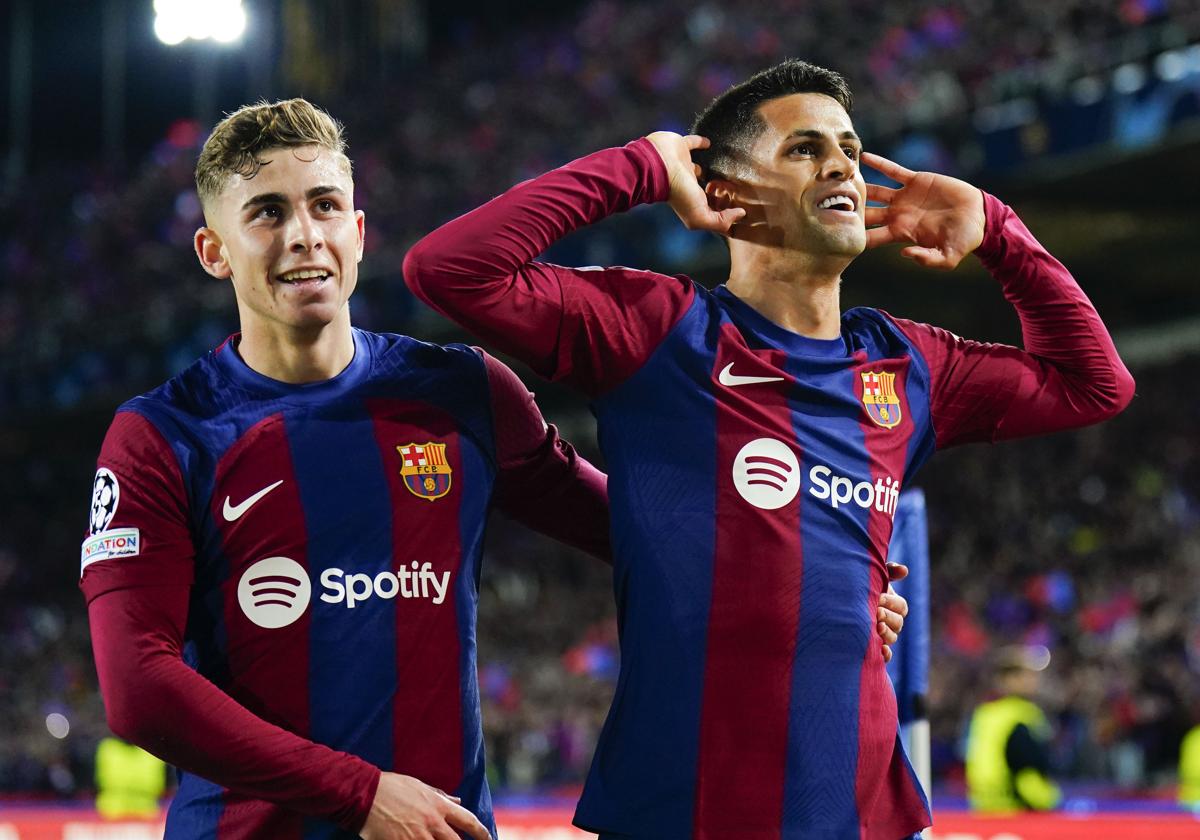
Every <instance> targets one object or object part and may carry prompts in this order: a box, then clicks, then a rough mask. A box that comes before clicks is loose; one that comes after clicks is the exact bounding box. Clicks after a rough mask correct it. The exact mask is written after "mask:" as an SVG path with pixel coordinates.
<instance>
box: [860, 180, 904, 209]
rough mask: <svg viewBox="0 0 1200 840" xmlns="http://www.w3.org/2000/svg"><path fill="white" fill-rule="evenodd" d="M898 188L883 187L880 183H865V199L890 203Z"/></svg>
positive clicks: (894, 197)
mask: <svg viewBox="0 0 1200 840" xmlns="http://www.w3.org/2000/svg"><path fill="white" fill-rule="evenodd" d="M898 192H900V190H897V189H893V188H892V187H885V186H882V185H880V184H867V201H882V202H884V203H885V204H891V203H892V202H893V201H895V199H896V193H898Z"/></svg>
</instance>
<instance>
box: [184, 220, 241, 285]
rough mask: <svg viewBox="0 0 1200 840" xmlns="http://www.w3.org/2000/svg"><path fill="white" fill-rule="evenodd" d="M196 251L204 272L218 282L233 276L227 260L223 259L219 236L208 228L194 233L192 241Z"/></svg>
mask: <svg viewBox="0 0 1200 840" xmlns="http://www.w3.org/2000/svg"><path fill="white" fill-rule="evenodd" d="M192 245H193V247H194V248H195V249H196V258H197V259H198V260H200V265H201V266H203V268H204V270H205V271H207V272H208V273H209V274H211V275H212V276H213V277H216V278H217V279H219V280H228V279H229V278H230V277H232V276H233V269H232V268H230V266H229V262H228V260H226V259H225V253H224V250H223V249H222V248H221V235H220V234H218V233H217V232H216V231H215V230H213V229H212V228H210V227H202V228H200V229H199V230H198V231H196V235H195V237H193V239H192Z"/></svg>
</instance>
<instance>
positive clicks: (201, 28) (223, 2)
mask: <svg viewBox="0 0 1200 840" xmlns="http://www.w3.org/2000/svg"><path fill="white" fill-rule="evenodd" d="M154 12H155V18H154V34H155V35H157V36H158V40H160V41H162V42H163V43H164V44H167V45H168V46H175V45H176V44H181V43H183V42H184V41H186V40H187V39H189V38H191V39H192V40H194V41H207V40H213V41H217V42H219V43H222V44H229V43H232V42H233V41H236V40H237V39H238V38H240V37H241V36H242V33H243V32H245V31H246V10H245V9H243V8H242V0H154Z"/></svg>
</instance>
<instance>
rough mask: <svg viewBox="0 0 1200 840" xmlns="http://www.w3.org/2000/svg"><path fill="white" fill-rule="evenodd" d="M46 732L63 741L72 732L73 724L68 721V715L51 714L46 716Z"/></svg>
mask: <svg viewBox="0 0 1200 840" xmlns="http://www.w3.org/2000/svg"><path fill="white" fill-rule="evenodd" d="M46 730H47V731H48V732H49V733H50V734H51V735H52V736H54V737H55V738H58V739H59V740H62V739H63V738H66V737H67V733H68V732H70V731H71V722H70V721H69V720H67V718H66V715H61V714H59V713H58V712H51V713H50V714H48V715H46Z"/></svg>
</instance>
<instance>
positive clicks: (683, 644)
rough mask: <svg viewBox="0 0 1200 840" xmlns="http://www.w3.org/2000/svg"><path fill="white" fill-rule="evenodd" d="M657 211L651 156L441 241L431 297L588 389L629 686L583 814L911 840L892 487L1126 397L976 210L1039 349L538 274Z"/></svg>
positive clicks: (761, 836)
mask: <svg viewBox="0 0 1200 840" xmlns="http://www.w3.org/2000/svg"><path fill="white" fill-rule="evenodd" d="M667 194H668V186H667V180H666V173H665V169H664V167H663V165H662V162H661V160H660V159H659V158H658V155H657V153H656V152H655V151H654V149H653V147H652V146H651V145H650V144H649V142H648V141H645V140H641V141H637V142H635V143H631V144H630V145H628V146H626V147H624V148H621V149H609V150H605V151H602V152H597V153H596V154H593V155H590V156H588V157H586V158H582V159H580V160H578V161H575V162H574V163H571V164H569V165H567V166H565V167H563V168H561V169H558V170H555V171H553V172H550V173H547V174H546V175H543V176H541V177H539V178H536V179H533V180H531V181H527V182H525V183H523V184H520V185H518V186H516V187H514V188H513V189H512V190H510V191H509V192H507V193H505V194H504V195H502V196H500V197H498V198H496V199H494V200H493V201H492V202H490V203H488V204H486V205H484V206H483V207H481V208H479V209H477V210H475V211H473V212H472V213H469V214H467V215H466V216H463V217H461V218H459V219H456V220H454V221H452V222H450V223H448V224H447V225H445V226H444V227H442V228H441V229H439V230H437V231H435V232H434V233H432V234H430V235H429V236H428V237H426V238H425V239H424V240H422V242H420V243H418V245H417V246H416V247H415V248H414V249H413V250H412V251H411V252H410V253H409V256H408V258H407V260H406V263H405V277H406V280H407V281H408V283H409V285H410V287H411V288H412V289H413V290H414V291H415V292H416V293H417V294H418V295H419V296H421V297H422V298H423V299H424V300H426V301H427V302H428V303H430V304H431V305H432V306H433V307H434V308H436V309H438V310H439V311H441V312H443V313H445V314H447V315H449V316H450V317H452V318H454V319H455V320H457V321H459V322H460V323H462V324H463V325H464V326H466V327H467V328H468V329H470V330H472V331H473V332H476V333H477V334H479V335H481V336H483V337H484V338H486V339H487V340H488V341H490V342H492V343H494V344H495V345H496V346H498V347H500V348H503V349H504V350H505V351H507V352H510V353H513V354H515V355H517V356H519V357H520V358H522V359H524V360H525V361H527V362H528V363H529V364H531V365H532V366H534V368H535V369H536V370H537V371H538V372H540V373H541V374H543V375H545V376H547V377H551V378H554V379H559V380H563V381H565V382H568V383H570V384H573V385H574V386H576V387H577V388H579V389H580V390H582V391H583V392H584V393H586V394H587V395H589V396H590V397H591V399H592V404H593V408H594V411H595V414H596V418H597V424H598V430H599V439H600V445H601V448H602V450H603V453H604V456H605V458H606V466H607V469H608V472H609V498H610V504H611V509H612V523H613V524H612V529H613V531H612V536H613V552H614V573H615V584H614V587H615V594H616V600H617V605H618V615H619V626H620V633H621V636H620V643H621V669H620V676H619V679H618V684H617V687H616V694H615V697H614V699H613V703H612V708H611V710H610V713H609V716H608V719H607V721H606V723H605V726H604V729H603V732H602V734H601V736H600V743H599V745H598V747H597V750H596V754H595V758H594V760H593V763H592V767H591V772H590V774H589V776H588V780H587V784H586V786H585V788H584V791H583V795H582V797H581V799H580V802H579V807H578V810H577V812H576V823H577V824H578V825H579V826H581V827H584V828H587V829H590V830H594V831H597V832H600V833H602V834H604V835H606V836H607V835H612V836H613V837H630V838H646V840H649V838H658V839H659V840H684V839H685V838H705V840H727V839H728V838H739V840H776V838H789V839H790V838H795V839H796V840H799V839H800V838H804V839H805V840H809V839H810V838H811V840H831V839H836V840H851V839H852V838H853V840H859V838H871V839H872V840H875V838H878V839H879V840H898V838H901V837H908V836H910V835H911V834H913V833H914V832H916V831H919V830H920V829H921V828H923V827H924V826H927V825H929V824H930V814H929V808H928V803H927V801H926V799H925V796H924V794H923V792H922V790H921V787H920V785H919V783H918V782H917V780H916V778H915V777H914V775H913V772H912V769H911V767H910V766H909V762H908V760H907V758H906V757H905V755H904V752H903V750H902V748H901V746H900V743H899V740H898V737H897V730H898V723H897V713H896V700H895V695H894V693H893V690H892V687H891V684H890V683H889V681H888V677H887V675H886V672H885V670H884V662H883V657H882V652H881V648H880V645H879V643H878V640H877V639H875V638H874V626H875V611H876V606H877V604H878V599H879V596H880V593H881V592H882V590H883V589H884V588H885V587H886V585H887V573H886V566H885V561H886V559H887V550H888V541H889V537H890V535H891V532H892V522H893V517H894V514H895V511H896V504H897V500H898V498H899V494H900V492H901V490H902V489H903V488H904V487H905V486H907V485H908V483H909V482H910V481H911V480H912V478H913V475H914V474H915V473H916V471H917V469H918V468H919V467H920V466H921V464H922V463H923V462H925V461H926V460H927V459H928V458H929V457H930V455H932V454H933V453H934V451H935V450H936V449H939V448H944V447H946V446H951V445H954V444H957V443H963V442H968V441H990V440H996V439H1000V438H1006V437H1016V436H1019V435H1024V434H1032V433H1035V432H1044V431H1051V430H1054V429H1061V428H1068V427H1072V426H1078V425H1082V424H1084V423H1087V422H1094V421H1096V420H1099V419H1102V418H1103V417H1105V416H1109V415H1110V414H1112V413H1114V412H1115V411H1117V410H1119V409H1120V408H1121V407H1122V406H1123V405H1124V403H1125V402H1127V401H1128V399H1129V396H1130V395H1131V394H1130V390H1131V388H1132V382H1131V380H1130V379H1129V377H1128V374H1127V373H1126V372H1125V370H1124V367H1123V366H1122V365H1121V363H1120V361H1119V360H1118V359H1117V357H1116V354H1115V351H1114V349H1113V346H1112V342H1111V340H1109V338H1108V335H1107V332H1106V331H1105V330H1104V327H1103V325H1102V324H1101V323H1100V320H1099V318H1098V316H1097V315H1096V313H1095V310H1094V309H1093V308H1092V307H1091V305H1090V303H1088V302H1087V299H1086V297H1084V296H1083V294H1082V292H1081V291H1080V290H1079V288H1078V286H1077V285H1076V284H1075V283H1074V281H1073V280H1072V279H1071V278H1070V275H1069V274H1067V272H1066V271H1065V269H1063V267H1062V266H1061V265H1059V264H1058V263H1057V262H1056V261H1055V260H1054V259H1053V258H1052V257H1050V256H1049V254H1047V253H1046V252H1045V250H1044V249H1042V248H1041V247H1040V246H1039V245H1038V244H1037V242H1036V240H1034V239H1033V238H1032V236H1030V235H1029V233H1028V231H1027V230H1025V228H1024V226H1023V225H1021V223H1020V222H1019V220H1017V219H1016V217H1015V215H1014V214H1013V213H1012V211H1011V210H1009V209H1008V208H1007V207H1005V206H1004V205H1002V204H1001V203H1000V202H999V201H997V200H996V199H994V198H992V197H990V196H988V197H987V198H986V212H987V235H986V237H985V240H984V243H983V245H982V246H981V248H980V250H979V255H980V258H981V259H983V261H984V262H985V264H986V265H987V266H988V267H989V268H990V269H991V270H992V272H993V274H995V275H996V276H997V278H998V279H999V280H1000V281H1001V284H1002V287H1003V290H1004V293H1005V295H1006V296H1007V297H1008V298H1009V299H1010V301H1012V303H1013V304H1014V307H1015V308H1016V309H1017V312H1018V314H1019V316H1020V317H1021V319H1022V324H1023V327H1024V331H1025V339H1026V345H1027V346H1026V349H1024V350H1022V349H1018V348H1015V347H1006V346H999V345H986V344H980V343H977V342H969V341H965V340H963V339H960V338H959V337H957V336H955V335H953V334H951V333H949V332H946V331H945V330H939V329H937V328H935V327H931V326H928V325H925V324H920V323H916V322H912V321H907V320H903V319H899V318H893V317H891V316H890V315H888V314H886V313H883V312H881V311H878V310H875V309H869V308H861V309H854V310H851V311H849V312H846V313H845V314H844V316H843V318H842V321H841V334H840V336H838V337H837V338H833V339H828V340H825V339H813V338H808V337H805V336H802V335H799V334H796V333H794V332H791V331H789V330H786V329H784V328H782V327H780V326H778V325H777V324H775V323H773V322H771V321H770V320H768V319H767V318H765V317H764V316H763V315H761V314H760V313H759V312H757V311H756V310H755V309H754V308H753V307H751V306H749V305H748V304H746V303H745V302H743V301H742V300H739V299H738V298H737V297H736V296H735V295H734V294H732V293H731V292H730V291H729V290H728V289H726V288H725V287H719V288H717V289H716V290H715V291H708V290H706V289H704V288H702V287H700V286H698V285H697V284H695V283H693V282H692V281H691V280H689V279H688V278H686V277H681V276H676V277H668V276H664V275H661V274H658V273H655V272H650V271H639V270H634V269H629V268H622V267H612V268H582V269H580V268H567V267H562V266H556V265H551V264H547V263H543V262H537V261H535V260H534V258H535V257H536V256H537V255H538V254H540V253H541V252H542V251H543V250H544V249H545V248H546V247H548V246H549V245H550V244H552V243H553V242H554V241H555V240H557V239H558V238H560V237H561V236H563V235H565V234H567V233H569V232H570V231H571V230H574V229H576V228H578V227H580V226H582V225H586V224H589V223H592V222H595V221H598V220H600V219H602V218H604V217H605V216H607V215H610V214H612V213H615V212H620V211H623V210H627V209H630V208H631V207H633V206H635V205H637V204H640V203H646V202H652V201H661V200H663V199H665V198H666V196H667Z"/></svg>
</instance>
